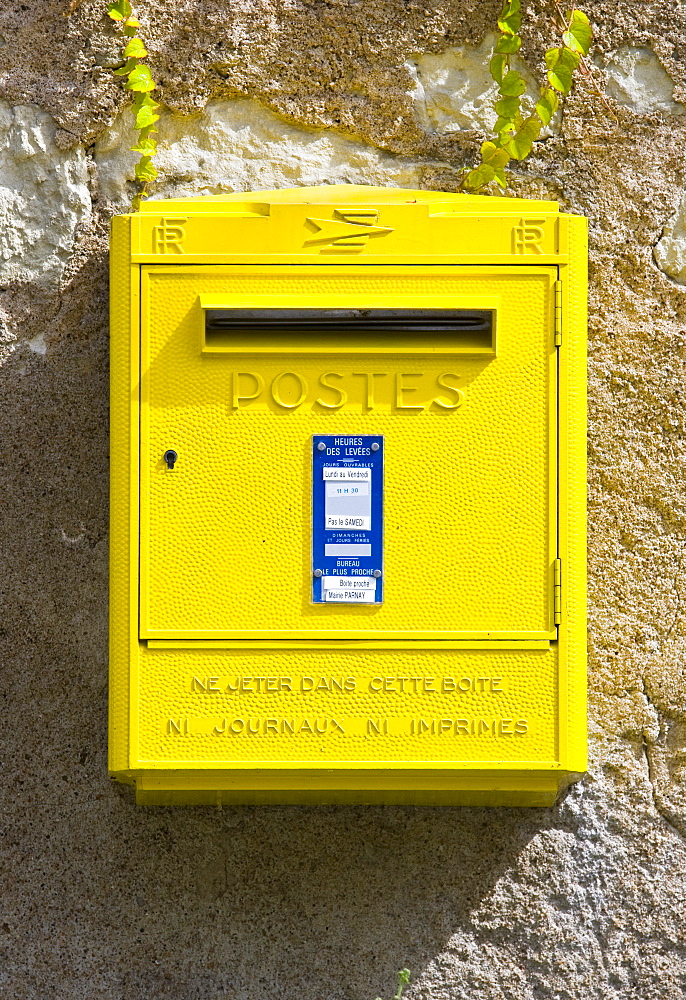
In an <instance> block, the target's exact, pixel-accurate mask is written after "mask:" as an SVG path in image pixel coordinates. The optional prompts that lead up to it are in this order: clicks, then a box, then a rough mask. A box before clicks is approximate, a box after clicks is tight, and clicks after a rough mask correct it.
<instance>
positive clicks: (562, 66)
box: [545, 47, 581, 94]
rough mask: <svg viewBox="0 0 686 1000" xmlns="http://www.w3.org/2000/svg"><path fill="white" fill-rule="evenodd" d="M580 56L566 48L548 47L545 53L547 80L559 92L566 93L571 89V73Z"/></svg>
mask: <svg viewBox="0 0 686 1000" xmlns="http://www.w3.org/2000/svg"><path fill="white" fill-rule="evenodd" d="M580 59H581V56H580V55H579V53H578V52H572V50H571V49H568V48H564V47H563V48H560V49H548V51H547V52H546V54H545V61H546V66H547V67H548V74H547V76H548V82H549V83H550V86H551V87H554V88H555V90H559V91H560V93H561V94H568V93H569V91H570V90H571V89H572V74H573V73H574V70H575V69H576V68H577V66H578V65H579V61H580Z"/></svg>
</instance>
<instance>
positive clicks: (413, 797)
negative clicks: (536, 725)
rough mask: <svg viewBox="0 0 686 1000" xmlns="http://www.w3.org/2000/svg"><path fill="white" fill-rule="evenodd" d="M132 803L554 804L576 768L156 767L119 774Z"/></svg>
mask: <svg viewBox="0 0 686 1000" xmlns="http://www.w3.org/2000/svg"><path fill="white" fill-rule="evenodd" d="M113 777H115V778H117V779H119V780H120V781H125V782H127V783H129V784H131V783H133V784H135V787H136V802H137V804H138V805H144V806H170V805H187V806H189V805H198V806H207V805H211V806H222V805H227V806H230V805H416V806H539V807H540V806H552V805H554V804H555V801H556V799H557V797H558V796H559V794H560V792H562V791H563V790H564V789H565V788H566V787H567V786H568V785H569V784H571V783H572V782H574V781H578V780H579V779H580V778H581V777H583V774H582V773H581V772H578V771H565V770H555V771H550V770H546V771H524V770H521V771H517V770H511V771H495V770H489V771H477V770H473V771H468V770H464V771H462V770H461V771H455V770H446V771H436V770H432V771H416V770H412V771H409V770H408V771H393V772H389V771H368V770H365V771H355V770H349V771H338V770H337V771H325V770H321V771H319V770H318V771H305V770H292V771H291V770H281V771H279V772H277V773H274V772H272V773H270V774H268V773H265V772H264V771H258V770H254V771H247V770H245V771H231V772H227V771H154V772H145V773H140V772H139V773H132V772H130V771H129V772H125V773H117V772H115V773H114V774H113Z"/></svg>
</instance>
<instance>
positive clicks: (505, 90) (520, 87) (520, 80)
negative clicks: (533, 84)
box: [500, 69, 526, 97]
mask: <svg viewBox="0 0 686 1000" xmlns="http://www.w3.org/2000/svg"><path fill="white" fill-rule="evenodd" d="M525 90H526V82H525V80H524V77H523V76H521V75H520V74H519V73H518V72H517V70H515V69H511V70H510V72H509V73H506V74H505V76H504V77H503V80H502V83H501V84H500V93H501V94H502V95H503V97H519V96H520V94H523V93H524V91H525Z"/></svg>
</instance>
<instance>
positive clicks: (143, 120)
mask: <svg viewBox="0 0 686 1000" xmlns="http://www.w3.org/2000/svg"><path fill="white" fill-rule="evenodd" d="M159 120H160V116H159V115H156V114H155V112H154V111H153V110H152V108H140V110H138V111H137V112H136V121H135V124H134V128H135V129H143V128H151V127H152V126H153V125H154V124H155V122H158V121H159Z"/></svg>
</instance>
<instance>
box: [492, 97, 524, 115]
mask: <svg viewBox="0 0 686 1000" xmlns="http://www.w3.org/2000/svg"><path fill="white" fill-rule="evenodd" d="M495 110H496V114H497V115H498V117H499V118H507V119H508V120H511V119H513V118H514V116H515V115H516V114H517V112H518V110H519V98H518V97H501V98H500V100H499V101H496V102H495Z"/></svg>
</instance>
